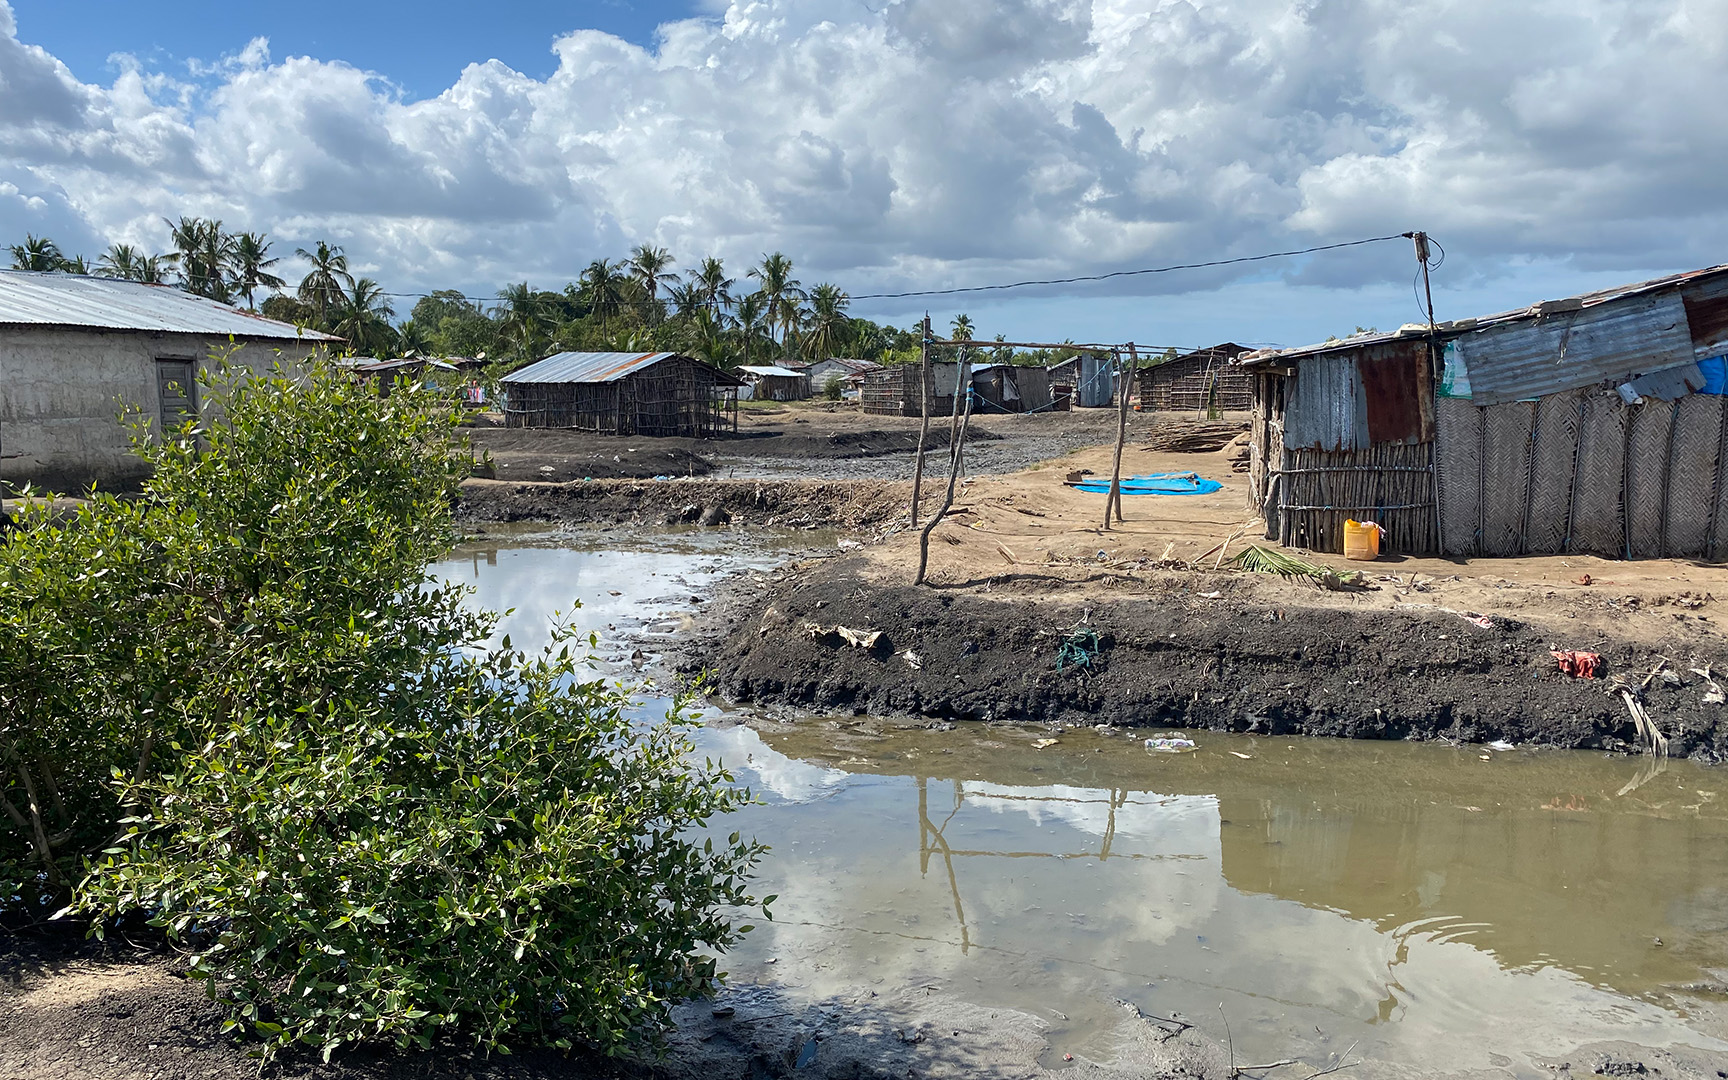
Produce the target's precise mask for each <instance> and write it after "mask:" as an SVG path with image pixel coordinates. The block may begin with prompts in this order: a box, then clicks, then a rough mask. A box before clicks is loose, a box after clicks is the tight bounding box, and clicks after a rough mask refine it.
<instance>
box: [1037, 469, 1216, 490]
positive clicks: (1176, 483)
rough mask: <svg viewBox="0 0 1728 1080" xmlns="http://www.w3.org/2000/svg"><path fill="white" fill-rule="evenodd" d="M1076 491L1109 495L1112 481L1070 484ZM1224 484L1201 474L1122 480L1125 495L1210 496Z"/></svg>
mask: <svg viewBox="0 0 1728 1080" xmlns="http://www.w3.org/2000/svg"><path fill="white" fill-rule="evenodd" d="M1069 486H1070V487H1072V488H1073V489H1074V490H1076V491H1086V492H1091V493H1092V494H1094V495H1108V494H1109V493H1110V481H1109V480H1107V479H1099V478H1097V477H1088V478H1086V479H1083V480H1080V481H1078V482H1073V481H1070V482H1069ZM1223 487H1224V485H1223V484H1221V483H1219V482H1218V481H1216V480H1207V479H1205V478H1204V477H1202V476H1201V475H1200V474H1199V473H1191V472H1184V473H1148V474H1147V475H1144V476H1128V477H1124V478H1123V480H1122V494H1124V495H1210V494H1212V493H1213V492H1214V491H1218V490H1221V489H1222V488H1223Z"/></svg>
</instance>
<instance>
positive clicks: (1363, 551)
mask: <svg viewBox="0 0 1728 1080" xmlns="http://www.w3.org/2000/svg"><path fill="white" fill-rule="evenodd" d="M1381 531H1382V530H1381V528H1380V526H1378V525H1376V524H1374V523H1373V522H1372V521H1346V522H1345V523H1344V557H1345V558H1346V559H1358V560H1360V561H1362V562H1373V561H1374V560H1375V559H1378V558H1379V557H1380V533H1381Z"/></svg>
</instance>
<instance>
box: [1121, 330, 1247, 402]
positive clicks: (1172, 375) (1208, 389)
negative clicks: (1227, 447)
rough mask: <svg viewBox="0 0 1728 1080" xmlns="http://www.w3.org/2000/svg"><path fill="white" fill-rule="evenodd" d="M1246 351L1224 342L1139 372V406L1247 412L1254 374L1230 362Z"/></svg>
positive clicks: (1233, 343) (1229, 342)
mask: <svg viewBox="0 0 1728 1080" xmlns="http://www.w3.org/2000/svg"><path fill="white" fill-rule="evenodd" d="M1247 351H1248V350H1247V349H1246V348H1244V347H1242V346H1241V345H1238V344H1236V343H1235V342H1231V341H1226V342H1224V343H1223V344H1222V345H1214V346H1212V347H1211V348H1209V349H1199V350H1196V351H1194V352H1191V353H1188V354H1187V355H1185V356H1177V357H1173V358H1172V359H1169V360H1166V361H1165V362H1163V363H1162V364H1154V365H1152V366H1151V367H1143V368H1141V370H1140V407H1141V408H1142V409H1147V410H1156V411H1160V412H1211V411H1217V412H1247V411H1248V410H1249V409H1251V408H1253V407H1254V374H1253V372H1251V371H1249V370H1248V369H1247V368H1244V367H1241V366H1239V365H1237V364H1235V363H1234V362H1233V361H1235V359H1236V358H1237V357H1238V356H1241V355H1242V354H1243V353H1245V352H1247Z"/></svg>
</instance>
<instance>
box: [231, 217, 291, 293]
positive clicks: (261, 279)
mask: <svg viewBox="0 0 1728 1080" xmlns="http://www.w3.org/2000/svg"><path fill="white" fill-rule="evenodd" d="M230 254H231V256H232V259H233V263H234V291H235V292H238V293H239V294H240V295H241V296H244V297H245V298H246V306H247V307H248V308H251V307H252V306H253V304H252V294H253V293H255V292H257V291H258V290H259V289H280V288H281V287H282V286H283V285H285V284H287V283H286V282H284V281H283V280H282V279H281V278H279V277H277V276H276V275H275V274H272V273H270V267H272V266H275V265H276V264H277V263H279V262H281V261H282V260H281V259H272V258H270V241H268V240H266V239H265V238H264V234H263V233H249V232H243V233H238V234H236V235H235V236H234V238H233V247H232V249H231V252H230Z"/></svg>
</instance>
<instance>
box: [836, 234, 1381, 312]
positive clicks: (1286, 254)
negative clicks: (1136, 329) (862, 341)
mask: <svg viewBox="0 0 1728 1080" xmlns="http://www.w3.org/2000/svg"><path fill="white" fill-rule="evenodd" d="M1410 235H1411V234H1410V233H1407V232H1406V233H1393V234H1392V235H1390V236H1371V237H1369V238H1368V239H1366V240H1346V241H1344V242H1343V243H1340V244H1320V245H1318V246H1316V247H1307V248H1300V249H1298V250H1295V251H1269V252H1267V253H1266V254H1264V255H1243V256H1240V257H1238V258H1234V259H1213V260H1211V261H1210V262H1197V263H1177V264H1176V265H1174V266H1154V267H1148V268H1146V269H1144V270H1115V271H1112V272H1110V273H1108V274H1086V275H1083V276H1079V277H1065V278H1042V279H1038V280H1032V281H1011V282H1008V283H1006V284H1002V285H967V286H963V287H960V288H954V289H916V290H912V291H909V292H891V293H859V294H857V295H856V296H853V297H852V299H854V300H898V299H902V298H904V297H909V296H954V295H957V294H959V293H975V292H994V291H997V290H1000V289H1023V288H1026V287H1027V286H1030V285H1074V284H1078V283H1080V282H1085V281H1109V280H1110V279H1111V278H1121V277H1137V276H1139V275H1141V274H1168V273H1171V272H1172V271H1175V270H1204V269H1206V268H1208V267H1213V266H1235V265H1238V264H1240V263H1252V262H1264V261H1266V260H1267V259H1287V258H1290V257H1292V256H1295V255H1312V254H1314V253H1316V252H1320V251H1337V250H1338V249H1339V248H1349V247H1361V246H1362V245H1364V244H1379V243H1382V242H1384V241H1387V240H1408V239H1410Z"/></svg>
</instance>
